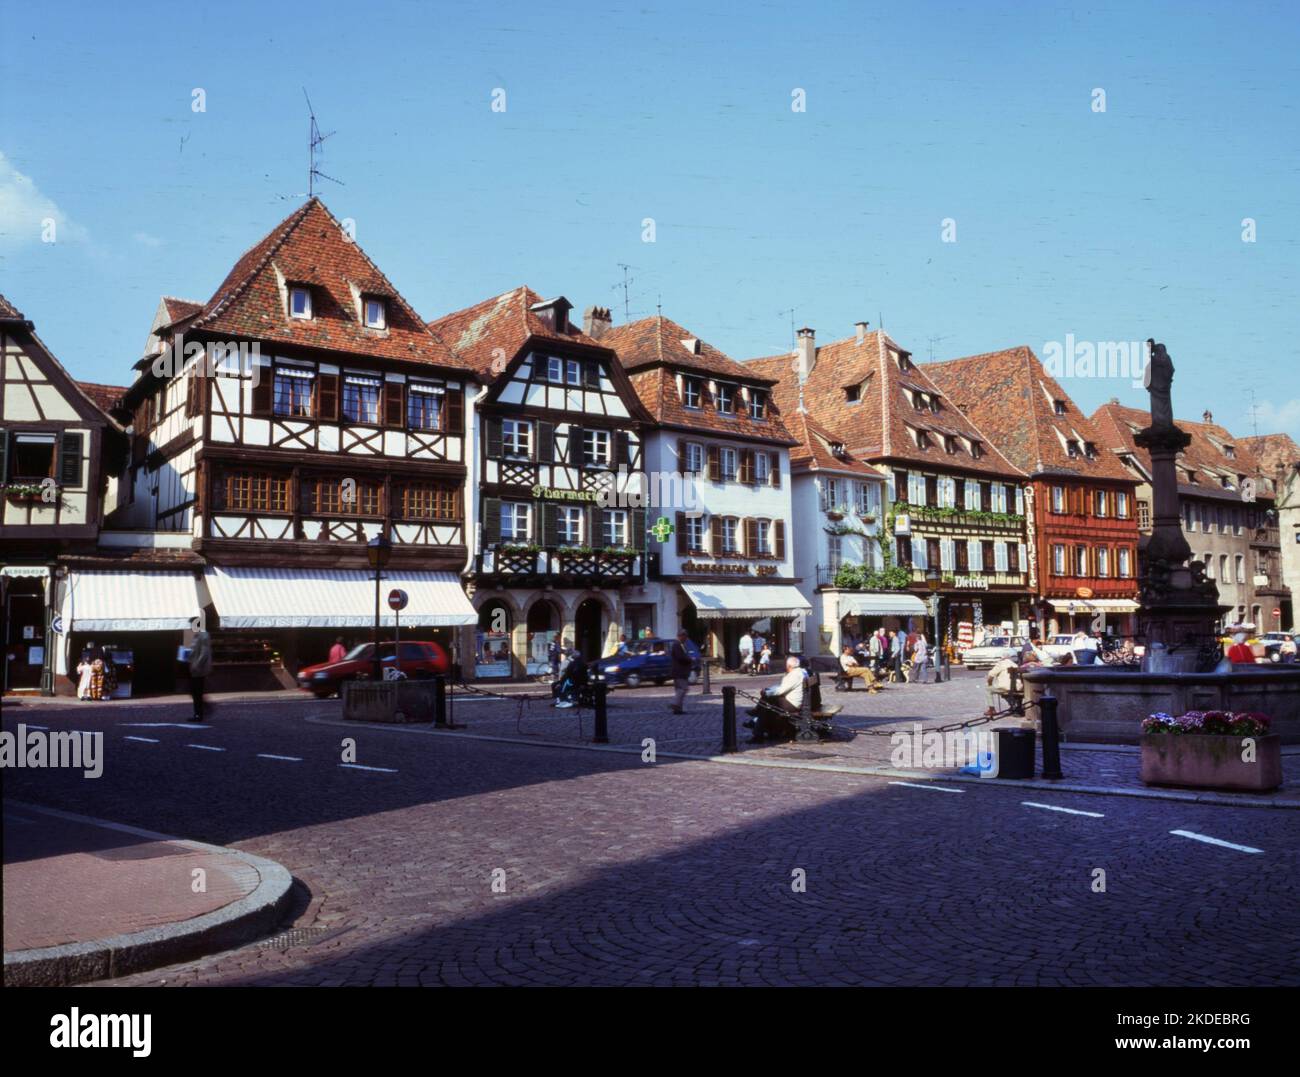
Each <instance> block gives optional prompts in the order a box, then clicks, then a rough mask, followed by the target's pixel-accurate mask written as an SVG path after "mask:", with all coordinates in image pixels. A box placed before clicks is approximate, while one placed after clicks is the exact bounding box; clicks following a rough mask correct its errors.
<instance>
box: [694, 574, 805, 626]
mask: <svg viewBox="0 0 1300 1077" xmlns="http://www.w3.org/2000/svg"><path fill="white" fill-rule="evenodd" d="M682 590H683V591H685V592H686V597H687V598H689V599H690V600H691V603H692V605H694V606H695V613H696V616H698V617H703V618H709V617H714V618H717V617H748V618H750V619H751V620H756V619H758V618H761V617H798V616H799V614H801V613H812V607H811V606H810V605H808V600H807V599H805V598H804V597H803V595H801V594H800V593H799V588H797V587H795V586H793V585H791V584H788V583H776V584H772V585H770V586H763V585H762V584H744V583H718V584H706V583H684V584H682Z"/></svg>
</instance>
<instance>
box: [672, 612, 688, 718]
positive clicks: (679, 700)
mask: <svg viewBox="0 0 1300 1077" xmlns="http://www.w3.org/2000/svg"><path fill="white" fill-rule="evenodd" d="M687 639H688V637H687V635H686V629H684V628H683V629H681V630H680V631H679V632H678V633H677V638H676V639H675V640H673V644H672V646H671V647H670V648H669V649H668V661H669V662H670V663H671V665H672V673H673V713H674V714H685V713H686V691H687V689H689V688H690V686H691V665H692V663H691V656H690V652H689V651H687V650H686V640H687Z"/></svg>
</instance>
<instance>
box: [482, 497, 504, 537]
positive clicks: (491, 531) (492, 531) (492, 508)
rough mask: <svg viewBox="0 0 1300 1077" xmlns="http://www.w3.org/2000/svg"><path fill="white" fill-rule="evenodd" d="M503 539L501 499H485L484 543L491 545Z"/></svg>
mask: <svg viewBox="0 0 1300 1077" xmlns="http://www.w3.org/2000/svg"><path fill="white" fill-rule="evenodd" d="M500 541H501V499H500V498H499V497H485V498H484V499H483V545H484V546H491V545H492V544H493V543H495V542H500Z"/></svg>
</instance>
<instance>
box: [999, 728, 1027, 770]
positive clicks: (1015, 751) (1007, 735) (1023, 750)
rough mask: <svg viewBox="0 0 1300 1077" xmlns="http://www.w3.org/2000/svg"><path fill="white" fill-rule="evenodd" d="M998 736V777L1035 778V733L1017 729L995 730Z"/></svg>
mask: <svg viewBox="0 0 1300 1077" xmlns="http://www.w3.org/2000/svg"><path fill="white" fill-rule="evenodd" d="M993 732H994V733H995V734H996V735H997V764H998V769H997V776H998V777H999V778H1032V777H1033V776H1034V731H1033V730H1032V729H1017V728H1015V727H1010V728H1005V729H995V730H993Z"/></svg>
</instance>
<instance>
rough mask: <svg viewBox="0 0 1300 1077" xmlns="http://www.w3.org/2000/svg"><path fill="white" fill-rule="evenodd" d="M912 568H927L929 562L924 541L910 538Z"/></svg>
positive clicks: (914, 537) (913, 537)
mask: <svg viewBox="0 0 1300 1077" xmlns="http://www.w3.org/2000/svg"><path fill="white" fill-rule="evenodd" d="M912 567H913V568H929V567H930V561H929V558H928V556H927V555H926V549H925V539H923V538H917V537H916V536H915V535H913V536H912Z"/></svg>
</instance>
